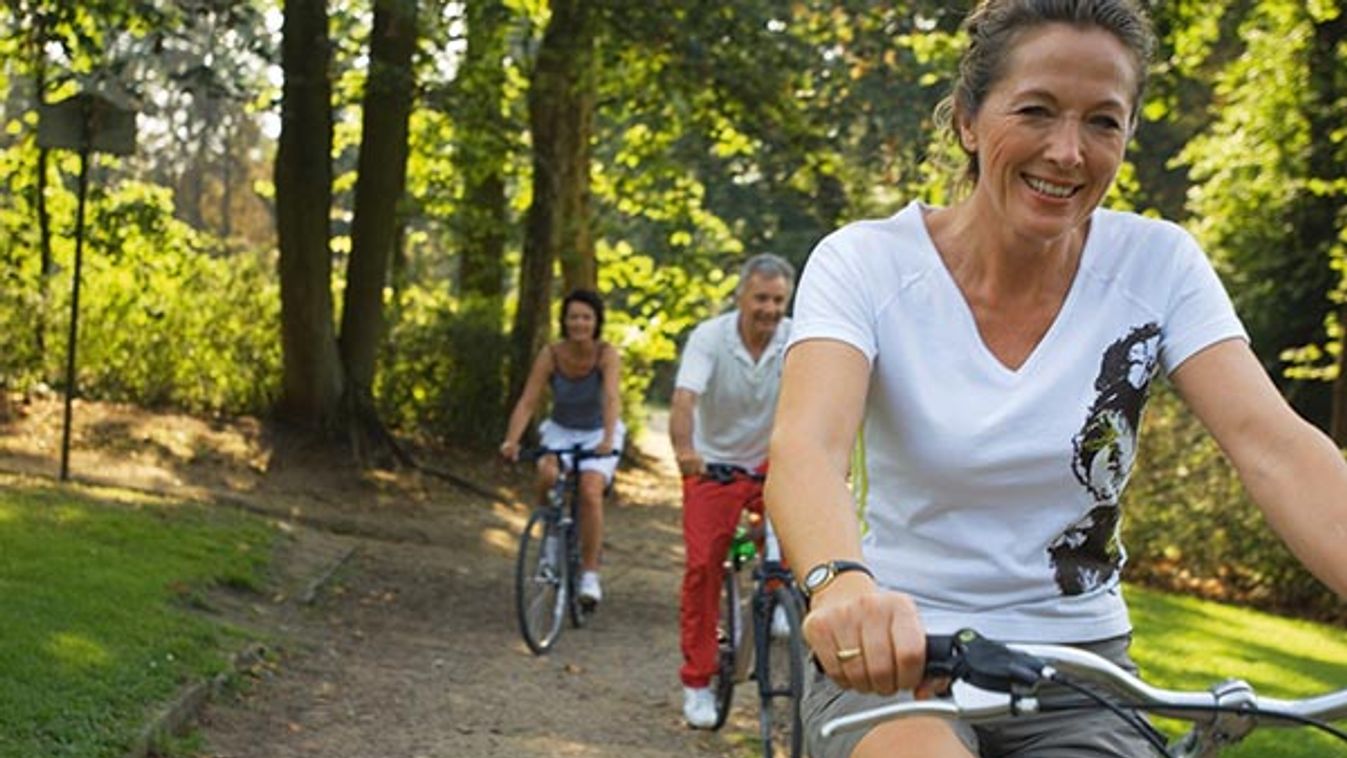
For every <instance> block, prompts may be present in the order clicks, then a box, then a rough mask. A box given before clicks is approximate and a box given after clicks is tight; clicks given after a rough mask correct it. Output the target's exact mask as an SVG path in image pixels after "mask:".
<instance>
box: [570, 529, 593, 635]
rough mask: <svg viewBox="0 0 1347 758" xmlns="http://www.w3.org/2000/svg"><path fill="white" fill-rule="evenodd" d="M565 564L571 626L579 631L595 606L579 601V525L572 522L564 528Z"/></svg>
mask: <svg viewBox="0 0 1347 758" xmlns="http://www.w3.org/2000/svg"><path fill="white" fill-rule="evenodd" d="M566 564H567V566H568V567H569V568H570V571H569V572H568V574H567V584H568V585H569V589H570V591H569V592H568V593H567V594H568V596H569V597H570V603H569V606H570V612H571V626H573V627H575V628H577V629H579V628H580V627H582V626H584V625H585V622H587V621H589V617H590V615H591V614H593V613H594V608H595V606H593V605H586V604H585V603H584V602H582V601H581V600H580V525H579V524H578V523H575V522H572V523H571V524H570V525H569V526H568V527H566Z"/></svg>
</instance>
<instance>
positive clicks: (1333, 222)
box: [1299, 13, 1347, 448]
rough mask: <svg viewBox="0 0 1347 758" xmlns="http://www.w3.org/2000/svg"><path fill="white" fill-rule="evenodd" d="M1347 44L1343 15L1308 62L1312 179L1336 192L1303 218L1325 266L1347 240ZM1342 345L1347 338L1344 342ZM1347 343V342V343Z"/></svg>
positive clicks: (1345, 368)
mask: <svg viewBox="0 0 1347 758" xmlns="http://www.w3.org/2000/svg"><path fill="white" fill-rule="evenodd" d="M1344 43H1347V13H1339V14H1338V15H1337V16H1336V17H1334V18H1333V19H1331V20H1327V21H1319V22H1316V23H1315V25H1314V42H1313V44H1312V45H1311V47H1310V59H1309V62H1308V66H1309V72H1310V90H1311V92H1310V93H1309V108H1308V111H1309V113H1308V115H1309V124H1310V142H1309V144H1310V160H1309V170H1310V178H1311V179H1317V180H1320V181H1322V182H1323V184H1324V186H1326V187H1331V188H1333V189H1330V190H1328V191H1325V192H1324V193H1322V194H1317V193H1316V194H1312V195H1309V196H1308V197H1306V198H1305V199H1304V200H1303V202H1304V204H1305V206H1304V208H1303V216H1302V218H1301V223H1300V225H1299V229H1300V234H1301V235H1302V238H1301V241H1300V242H1301V244H1302V245H1310V246H1313V247H1312V248H1302V249H1315V250H1318V251H1319V252H1320V253H1321V254H1322V255H1323V260H1324V261H1325V265H1327V262H1328V261H1329V259H1330V257H1331V251H1332V249H1333V247H1334V246H1335V245H1336V244H1338V241H1339V239H1341V237H1342V234H1343V230H1342V221H1341V219H1342V215H1341V213H1340V209H1341V208H1342V205H1343V192H1342V190H1341V189H1340V188H1339V184H1340V182H1341V181H1342V177H1344V176H1347V150H1345V149H1344V147H1343V146H1342V144H1341V142H1340V141H1339V140H1336V139H1334V134H1335V133H1336V132H1338V131H1339V130H1341V129H1342V127H1343V123H1344V122H1343V118H1342V113H1343V110H1342V109H1343V105H1344V102H1347V71H1344V70H1343V68H1344V66H1343V61H1342V58H1341V55H1340V53H1339V52H1338V51H1339V49H1340V48H1342V46H1343V44H1344ZM1338 315H1339V323H1340V324H1342V325H1347V320H1344V319H1345V318H1347V306H1344V307H1342V308H1340V309H1339V314H1338ZM1340 339H1342V338H1340ZM1343 342H1344V343H1347V339H1343ZM1344 352H1347V351H1340V352H1339V353H1338V376H1337V378H1336V379H1335V380H1334V381H1333V391H1332V411H1331V421H1330V424H1329V426H1330V428H1329V434H1330V435H1331V436H1332V437H1333V441H1334V442H1336V443H1337V444H1338V447H1340V448H1344V447H1347V355H1344Z"/></svg>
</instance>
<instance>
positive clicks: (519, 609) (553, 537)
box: [515, 445, 617, 655]
mask: <svg viewBox="0 0 1347 758" xmlns="http://www.w3.org/2000/svg"><path fill="white" fill-rule="evenodd" d="M547 455H554V456H556V459H557V469H558V475H557V479H556V482H555V483H553V484H552V486H551V487H550V488H549V489H548V490H547V499H546V502H545V503H544V504H542V505H540V506H538V507H537V508H535V509H534V510H533V513H532V514H531V515H530V516H529V520H528V523H527V524H525V526H524V531H523V533H522V534H520V535H519V554H518V557H517V559H516V563H515V611H516V614H517V616H518V618H519V631H520V633H521V634H522V635H523V637H524V642H525V643H526V644H527V645H528V647H529V649H530V650H532V651H533V652H534V654H536V655H543V654H544V653H546V652H547V651H548V650H551V649H552V646H553V645H555V644H556V641H557V639H558V638H559V637H561V632H562V629H563V628H564V626H565V619H566V616H567V615H569V616H570V620H571V625H572V626H574V627H576V628H579V627H582V626H584V625H585V623H586V621H588V619H589V616H590V614H591V613H592V612H593V608H592V607H591V606H589V605H587V604H586V603H584V602H582V601H581V599H580V597H579V592H578V585H579V581H580V527H579V516H580V514H579V508H580V477H579V471H580V462H581V461H584V460H588V459H590V458H602V457H606V456H609V455H617V453H616V452H611V453H603V454H600V453H596V452H594V451H593V450H588V449H584V448H581V447H580V446H578V445H577V446H575V447H572V448H564V449H554V448H537V449H534V450H529V451H526V452H524V453H521V454H520V456H519V459H520V460H538V459H539V458H542V457H544V456H547Z"/></svg>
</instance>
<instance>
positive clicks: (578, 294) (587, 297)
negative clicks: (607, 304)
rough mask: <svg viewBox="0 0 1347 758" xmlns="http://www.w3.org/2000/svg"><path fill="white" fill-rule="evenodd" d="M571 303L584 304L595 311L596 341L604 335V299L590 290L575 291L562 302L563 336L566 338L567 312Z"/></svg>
mask: <svg viewBox="0 0 1347 758" xmlns="http://www.w3.org/2000/svg"><path fill="white" fill-rule="evenodd" d="M571 303H584V304H585V305H588V306H589V307H590V308H593V309H594V339H598V338H599V336H600V335H602V334H603V299H602V298H600V297H599V293H597V292H595V291H594V290H589V289H574V290H571V292H570V294H568V295H566V297H565V298H564V299H563V300H562V301H561V336H562V338H563V339H564V338H565V337H566V311H567V310H568V309H569V308H570V307H571Z"/></svg>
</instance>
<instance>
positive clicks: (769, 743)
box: [704, 463, 805, 758]
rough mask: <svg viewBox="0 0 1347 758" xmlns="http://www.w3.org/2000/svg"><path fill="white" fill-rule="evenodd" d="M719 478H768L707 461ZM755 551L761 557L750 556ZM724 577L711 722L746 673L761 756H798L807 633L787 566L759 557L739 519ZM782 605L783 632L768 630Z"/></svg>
mask: <svg viewBox="0 0 1347 758" xmlns="http://www.w3.org/2000/svg"><path fill="white" fill-rule="evenodd" d="M704 476H706V477H707V478H709V479H713V480H715V481H717V482H719V483H721V484H730V483H731V482H733V481H735V480H736V479H739V478H747V479H750V480H752V481H757V482H761V481H762V480H763V479H764V478H765V477H764V476H763V475H762V474H758V473H755V472H752V471H749V470H747V469H745V468H742V467H740V466H731V465H727V464H716V463H713V464H709V465H707V467H706V473H705V474H704ZM759 557H760V560H755V559H758V558H759ZM750 564H752V565H753V570H752V581H753V585H752V590H751V592H750V593H749V594H748V596H745V594H744V592H743V591H742V590H741V587H740V582H741V579H740V571H741V570H742V569H743V568H744V567H745V566H748V565H750ZM724 567H725V570H724V578H723V580H722V591H721V601H722V602H721V608H720V623H719V626H718V628H717V638H718V639H717V644H718V665H717V669H716V674H715V675H714V676H713V678H712V685H711V686H712V688H713V690H714V691H715V695H716V723H715V726H714V727H713V728H714V729H720V728H721V727H722V726H724V725H725V721H726V719H728V718H729V714H730V707H731V704H732V702H733V699H734V686H735V684H736V683H737V682H741V681H744V680H745V679H746V678H747V677H748V676H749V669H750V667H751V668H752V677H753V679H754V680H755V681H756V682H757V685H758V704H759V708H758V730H759V735H760V736H761V738H762V750H763V753H762V754H763V757H764V758H774V756H786V757H788V758H799V757H800V756H801V755H802V754H803V750H804V747H803V745H804V732H803V729H802V726H801V723H800V697H801V694H802V692H803V689H804V661H805V652H804V637H803V634H802V632H801V630H800V616H801V614H800V608H801V606H802V602H801V600H800V596H799V591H798V590H797V589H796V587H795V579H794V576H793V575H792V574H791V571H790V569H789V568H787V567H786V566H784V565H783V564H782V563H781V561H780V560H777V559H774V558H768V557H767V556H766V555H762V556H759V555H758V551H757V540H755V539H754V535H753V534H752V533H751V532H750V531H749V530H748V529H746V528H745V527H743V526H742V525H741V526H740V527H739V528H738V529H737V530H736V531H735V534H734V537H733V539H732V540H731V542H730V547H729V550H728V551H727V552H726V556H725V564H724ZM777 608H781V609H783V610H782V612H783V613H784V614H785V619H786V625H787V633H786V634H784V635H780V636H778V635H774V634H773V633H772V618H773V616H774V615H775V614H776V612H777V611H776V609H777Z"/></svg>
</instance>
